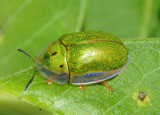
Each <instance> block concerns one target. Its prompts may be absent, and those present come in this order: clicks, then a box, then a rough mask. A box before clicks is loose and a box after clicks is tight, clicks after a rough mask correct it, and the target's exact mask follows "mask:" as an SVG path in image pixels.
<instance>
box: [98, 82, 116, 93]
mask: <svg viewBox="0 0 160 115" xmlns="http://www.w3.org/2000/svg"><path fill="white" fill-rule="evenodd" d="M101 84H103V85H104V86H106V88H107V89H108V90H109V91H110V92H113V91H114V89H113V88H112V87H110V86H109V84H108V83H107V82H106V81H102V82H101Z"/></svg>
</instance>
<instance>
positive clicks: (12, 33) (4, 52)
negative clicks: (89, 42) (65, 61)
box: [0, 0, 86, 76]
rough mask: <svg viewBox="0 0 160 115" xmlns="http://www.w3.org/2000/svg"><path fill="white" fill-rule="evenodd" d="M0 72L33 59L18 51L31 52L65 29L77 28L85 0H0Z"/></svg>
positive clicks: (80, 21)
mask: <svg viewBox="0 0 160 115" xmlns="http://www.w3.org/2000/svg"><path fill="white" fill-rule="evenodd" d="M0 5H1V8H0V52H1V53H0V76H5V75H9V74H11V73H14V72H17V71H19V70H22V69H25V68H27V67H29V66H31V65H33V63H32V62H31V61H30V60H28V59H27V57H24V56H22V54H21V53H19V52H17V49H18V48H20V49H24V50H25V51H27V52H29V54H30V55H32V56H37V55H38V54H39V52H40V51H41V50H42V49H43V48H44V47H45V46H47V45H48V44H49V43H51V42H54V41H55V40H57V39H58V38H59V37H60V36H61V35H63V34H65V33H68V32H75V31H79V30H80V29H81V26H82V21H83V18H84V12H85V7H86V1H85V0H76V1H75V0H63V1H60V0H46V1H44V0H0Z"/></svg>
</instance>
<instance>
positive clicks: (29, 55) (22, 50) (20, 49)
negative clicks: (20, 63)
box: [17, 49, 36, 63]
mask: <svg viewBox="0 0 160 115" xmlns="http://www.w3.org/2000/svg"><path fill="white" fill-rule="evenodd" d="M17 50H18V51H20V52H22V53H24V54H25V55H26V56H28V57H29V58H30V59H32V61H33V62H34V63H36V61H35V60H34V59H33V58H32V56H30V55H29V54H28V53H27V52H25V51H23V50H22V49H17Z"/></svg>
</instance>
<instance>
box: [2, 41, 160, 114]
mask: <svg viewBox="0 0 160 115" xmlns="http://www.w3.org/2000/svg"><path fill="white" fill-rule="evenodd" d="M124 43H125V45H126V46H127V48H128V49H129V51H130V54H131V59H130V63H129V66H128V67H127V68H126V70H125V71H124V72H122V73H121V74H120V75H118V76H116V77H115V78H113V79H110V80H108V83H109V84H110V86H112V87H113V88H114V89H115V91H114V92H113V93H110V92H109V91H107V90H106V88H105V87H104V86H103V85H101V84H90V85H86V88H87V90H86V91H84V92H83V91H81V89H80V88H79V86H75V85H71V84H69V83H67V84H66V85H64V86H61V85H58V84H55V83H53V84H51V85H48V84H46V83H45V78H44V77H42V76H41V75H40V73H37V74H36V76H35V79H34V80H33V82H32V83H31V84H30V86H29V88H28V90H27V91H25V92H24V88H25V86H26V84H27V83H28V81H29V80H30V78H31V77H32V75H33V72H34V69H33V67H30V68H28V69H26V70H23V71H21V72H19V73H15V74H13V75H10V76H8V77H2V78H1V79H0V91H1V92H3V93H5V94H7V95H14V96H16V97H17V98H19V99H20V100H21V101H24V102H28V103H30V104H31V105H32V104H33V105H36V106H38V107H39V108H44V109H46V110H48V111H50V112H53V113H54V114H60V115H63V114H71V115H74V114H81V115H82V114H88V113H90V114H98V115H102V114H130V113H132V114H137V113H138V114H154V113H155V114H158V113H160V111H159V107H160V105H159V103H160V97H159V93H160V87H159V84H160V65H159V63H160V58H159V57H160V39H141V40H138V39H133V40H125V41H124ZM141 91H143V92H145V93H146V97H145V99H144V100H143V101H141V100H140V99H139V98H138V97H139V93H140V92H141Z"/></svg>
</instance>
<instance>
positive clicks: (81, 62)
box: [18, 31, 130, 91]
mask: <svg viewBox="0 0 160 115" xmlns="http://www.w3.org/2000/svg"><path fill="white" fill-rule="evenodd" d="M18 51H21V52H22V53H24V54H26V55H27V56H29V57H30V58H31V59H32V60H33V61H34V62H35V63H36V66H37V70H38V71H39V72H40V73H41V74H42V76H44V77H45V78H47V80H46V82H47V83H48V84H50V83H52V82H55V83H58V84H60V85H64V84H66V83H67V82H68V81H70V83H71V84H73V85H80V87H81V89H82V90H85V87H84V85H85V84H92V83H97V82H101V83H102V84H103V85H105V86H106V88H108V89H109V90H110V91H113V89H112V88H111V87H110V86H109V85H108V84H107V83H106V82H105V80H107V79H110V78H112V77H114V76H116V75H117V74H119V73H120V72H122V71H123V70H124V69H125V68H126V66H127V65H128V63H129V58H130V54H129V52H128V50H127V48H126V47H125V45H124V44H123V43H122V41H121V40H120V39H119V38H117V37H116V36H114V35H112V34H110V33H107V32H102V31H86V32H75V33H71V34H65V35H63V36H61V37H60V39H58V40H57V41H55V42H53V43H51V44H50V45H48V46H47V47H46V48H45V49H44V50H42V52H41V53H40V55H39V56H38V59H37V60H34V59H33V58H32V57H31V56H30V55H29V54H28V53H26V52H25V51H23V50H21V49H18ZM34 75H35V74H34ZM34 75H33V77H32V79H31V80H30V82H29V83H28V84H27V86H26V88H27V87H28V85H29V84H30V83H31V81H32V80H33V78H34Z"/></svg>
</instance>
